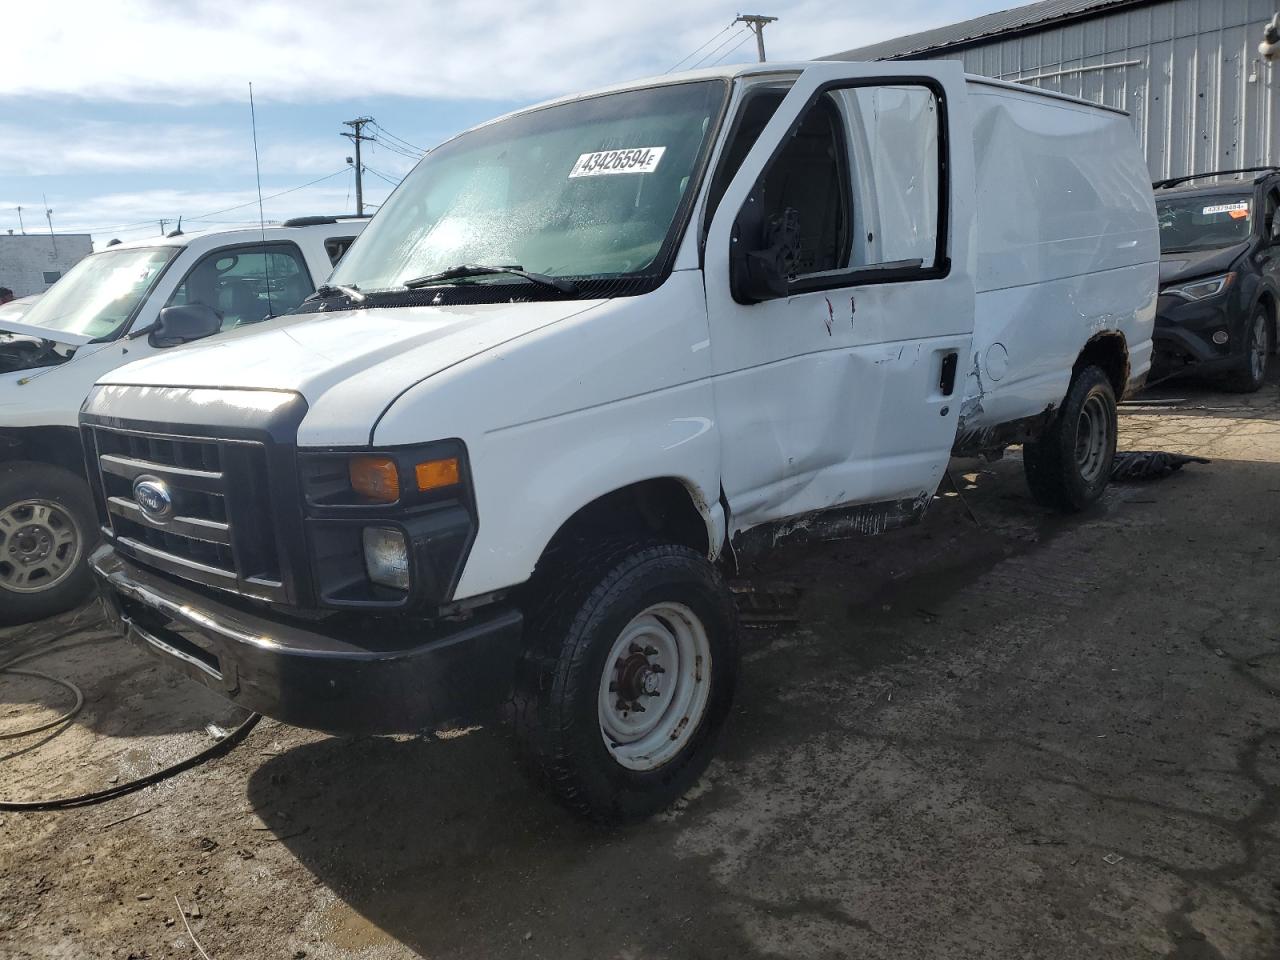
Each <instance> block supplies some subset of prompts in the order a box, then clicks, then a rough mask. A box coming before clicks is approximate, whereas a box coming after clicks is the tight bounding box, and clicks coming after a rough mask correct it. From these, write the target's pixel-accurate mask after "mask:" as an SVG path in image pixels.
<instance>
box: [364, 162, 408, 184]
mask: <svg viewBox="0 0 1280 960" xmlns="http://www.w3.org/2000/svg"><path fill="white" fill-rule="evenodd" d="M364 168H365V169H366V170H368V171H369V172H370V173H372V174H373V175H374V176H375V177H377V178H378V179H379V180H384V181H386V182H387V183H389V184H391V186H393V187H398V186H400V181H399V180H393V179H392V178H391V177H388V176H387V175H386V174H384V173H379V172H378V171H377V170H375V169H373V167H371V166H369V165H368V164H367V163H366V164H365V165H364Z"/></svg>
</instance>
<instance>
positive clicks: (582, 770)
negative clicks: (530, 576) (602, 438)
mask: <svg viewBox="0 0 1280 960" xmlns="http://www.w3.org/2000/svg"><path fill="white" fill-rule="evenodd" d="M531 590H532V591H536V593H537V596H535V597H533V598H532V599H531V602H530V605H529V606H530V609H529V616H528V618H527V621H526V622H527V629H528V637H529V647H528V658H527V662H526V664H525V670H524V671H523V675H522V677H521V678H520V680H519V682H518V685H517V690H516V694H515V698H514V714H513V719H514V727H515V736H516V743H517V747H518V750H519V752H520V753H521V755H522V757H523V759H524V760H525V763H526V766H528V767H529V768H530V769H531V772H532V773H533V774H534V776H535V777H536V778H537V779H538V780H539V781H541V782H542V783H544V784H545V785H546V786H548V787H549V788H550V790H551V792H552V793H553V794H554V795H555V796H556V798H557V799H558V800H559V801H560V802H561V803H562V804H564V805H565V806H566V807H568V808H569V809H570V810H572V811H573V812H574V813H576V814H578V815H580V816H583V817H585V818H588V819H591V820H597V821H602V822H611V823H616V822H626V821H633V820H639V819H643V818H645V817H648V816H650V815H652V814H654V813H657V812H658V811H660V810H662V809H664V808H666V807H668V806H670V804H671V803H672V802H674V801H675V800H676V799H678V798H679V797H680V796H681V795H682V794H683V793H684V792H685V791H686V790H688V789H689V788H690V787H691V786H692V785H693V784H694V783H695V782H696V780H697V778H698V777H699V776H700V775H701V774H702V772H703V771H704V770H705V769H706V767H707V764H708V763H709V762H710V760H711V756H712V754H713V753H714V750H715V743H716V740H717V735H718V734H719V732H720V729H721V728H722V726H723V724H724V721H725V718H726V717H727V715H728V712H729V707H730V705H731V703H732V700H733V691H734V685H735V681H736V677H737V669H738V648H737V617H736V613H735V610H734V605H733V599H732V596H731V595H730V593H729V591H728V588H727V587H726V586H725V583H724V581H723V579H722V578H721V577H720V575H719V573H718V572H717V571H716V569H715V568H714V567H713V566H712V565H711V564H710V563H709V562H708V561H707V560H706V558H705V557H703V556H701V555H700V554H698V553H697V552H695V551H693V550H690V549H688V548H687V547H682V546H675V545H671V544H659V543H631V544H606V545H600V546H597V547H594V548H592V549H588V550H585V551H582V552H580V553H579V554H578V555H576V556H575V557H573V558H572V559H569V560H561V561H560V562H552V563H550V564H548V565H547V569H545V570H543V571H541V572H540V573H539V574H538V575H537V576H536V577H535V580H534V581H533V583H532V584H531Z"/></svg>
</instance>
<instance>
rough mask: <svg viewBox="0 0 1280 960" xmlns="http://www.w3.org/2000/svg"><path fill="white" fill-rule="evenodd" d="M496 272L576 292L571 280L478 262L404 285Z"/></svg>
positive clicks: (411, 287)
mask: <svg viewBox="0 0 1280 960" xmlns="http://www.w3.org/2000/svg"><path fill="white" fill-rule="evenodd" d="M498 273H510V274H513V275H515V276H517V277H524V279H526V280H528V281H529V282H530V283H536V284H537V285H538V286H540V287H550V288H551V289H552V290H559V291H560V292H561V293H569V294H573V293H577V292H578V285H577V284H576V283H574V282H573V281H572V280H563V279H561V278H560V277H548V276H547V275H546V274H544V273H532V272H530V271H528V270H526V269H525V268H524V267H522V266H520V265H519V264H508V265H507V266H493V267H487V266H484V265H483V264H478V263H462V264H459V265H458V266H456V267H450V268H449V269H448V270H441V271H440V272H439V273H429V274H427V275H426V276H425V277H414V278H413V279H412V280H406V281H405V283H404V286H405V288H406V289H408V290H417V289H419V288H420V287H432V286H435V285H436V284H438V283H448V282H449V281H450V280H461V279H464V278H465V277H488V276H492V275H494V274H498Z"/></svg>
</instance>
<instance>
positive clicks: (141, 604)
mask: <svg viewBox="0 0 1280 960" xmlns="http://www.w3.org/2000/svg"><path fill="white" fill-rule="evenodd" d="M1159 257H1160V253H1159V247H1158V240H1157V229H1156V218H1155V210H1154V203H1153V200H1152V193H1151V187H1150V184H1149V181H1148V176H1147V171H1146V168H1145V166H1144V163H1143V160H1142V157H1141V155H1140V153H1139V150H1138V146H1137V144H1136V142H1135V140H1134V136H1133V133H1132V132H1131V130H1130V126H1129V124H1128V122H1127V120H1126V118H1125V117H1124V116H1123V115H1122V114H1120V113H1118V112H1116V111H1113V110H1109V109H1104V108H1100V107H1097V106H1094V105H1091V104H1087V103H1083V102H1080V101H1076V100H1073V99H1070V98H1067V97H1064V96H1059V95H1056V94H1051V93H1046V92H1043V91H1039V90H1034V89H1027V88H1024V87H1017V86H1013V85H1010V84H1007V83H1001V82H997V81H992V80H986V79H980V78H974V77H965V76H964V74H963V73H962V72H961V69H960V67H959V65H957V64H953V63H946V62H938V63H908V64H885V63H875V64H856V63H806V64H793V65H780V64H768V65H759V66H750V67H742V68H739V67H733V68H726V69H716V70H710V71H700V72H695V73H688V74H679V75H669V76H664V77H662V78H659V79H656V80H648V81H642V82H636V83H631V84H626V85H623V86H618V87H614V88H610V89H606V90H602V91H597V92H594V93H588V94H583V95H579V96H574V97H569V98H565V99H563V100H558V101H555V102H553V103H549V104H546V105H542V106H538V107H533V108H530V109H527V110H522V111H520V112H518V113H515V114H513V115H511V116H508V117H505V118H503V119H500V120H496V121H493V122H491V123H488V124H485V125H483V126H481V127H478V128H476V129H474V130H471V131H469V132H467V133H464V134H461V135H460V136H458V137H456V138H454V139H453V140H450V141H449V142H447V143H445V144H444V145H442V146H440V147H438V148H437V149H435V150H433V151H432V152H431V153H430V154H428V155H427V157H426V158H425V159H424V160H423V161H422V162H421V163H420V164H419V165H418V166H417V168H416V169H415V170H414V171H413V172H412V173H411V174H410V175H409V176H408V177H407V178H406V179H405V181H404V182H403V184H402V185H401V186H400V187H399V189H397V191H396V192H395V194H394V195H393V196H392V197H391V199H390V200H388V201H387V203H386V204H385V205H384V207H383V208H382V210H381V211H380V212H379V213H378V215H377V216H376V217H375V218H374V219H373V221H372V222H371V223H370V225H369V227H368V229H367V230H366V231H365V233H364V236H363V237H362V239H361V241H360V243H359V244H357V245H356V246H355V247H354V248H353V249H352V250H351V252H350V253H349V255H348V256H347V257H346V258H345V259H344V260H343V261H342V262H341V263H340V264H339V266H338V268H337V270H336V271H335V273H334V276H333V277H332V279H331V281H330V285H329V287H327V288H326V289H325V290H324V291H322V296H321V297H320V298H318V299H317V300H316V301H314V302H313V303H312V304H311V305H310V308H312V309H314V311H315V316H314V317H313V318H312V319H310V320H309V321H308V322H305V323H299V324H296V325H293V326H291V327H289V328H288V329H282V330H276V331H269V332H263V333H261V334H257V335H254V336H250V337H246V338H244V339H240V340H238V341H234V342H225V343H211V344H209V345H208V346H205V347H197V348H194V349H189V350H184V351H181V352H175V353H174V354H172V355H170V356H166V357H157V358H155V359H152V360H147V361H143V362H141V363H135V364H131V365H129V366H126V367H123V368H121V369H118V370H115V371H113V372H111V373H110V374H108V375H107V376H106V377H105V378H103V379H102V380H101V381H100V383H99V385H98V386H97V387H95V389H94V391H93V393H92V394H91V395H90V397H89V398H88V400H87V401H86V403H85V406H84V409H83V412H82V416H81V428H82V435H83V440H84V445H85V450H86V453H87V457H88V461H89V463H90V465H91V468H92V472H93V484H94V491H95V498H96V501H97V509H98V512H99V517H100V520H101V524H102V532H103V536H104V538H105V541H106V542H105V545H104V546H103V547H102V548H100V549H99V550H98V551H97V552H96V553H95V554H94V556H93V558H92V566H93V568H94V569H95V571H96V573H97V576H98V578H99V581H100V584H101V586H102V589H103V592H104V596H105V599H106V601H107V605H108V607H109V608H110V610H111V612H112V614H113V616H114V618H115V620H116V622H117V623H118V624H119V625H120V627H121V629H122V630H124V631H125V632H127V634H128V635H129V636H130V637H131V638H133V639H134V640H135V641H136V642H137V643H139V644H141V645H143V646H144V647H146V648H148V649H150V650H152V651H154V652H155V653H157V654H158V655H160V656H162V657H165V658H167V659H168V661H169V662H170V663H172V664H174V665H176V666H178V667H179V668H181V669H183V670H185V671H186V672H187V673H188V674H189V675H190V676H191V677H193V678H195V679H196V680H198V681H200V682H201V683H203V684H205V685H207V686H209V687H210V688H212V689H214V690H217V691H219V692H221V693H222V694H223V695H225V696H226V697H228V698H230V699H231V700H234V701H235V702H237V703H240V704H243V705H244V706H245V707H248V708H250V709H253V710H257V711H261V712H262V713H265V714H267V715H268V716H272V717H276V718H278V719H281V720H283V721H286V722H290V723H295V724H298V725H301V726H306V727H312V728H316V729H320V730H328V731H339V732H342V731H373V732H379V731H381V732H394V731H414V730H419V729H423V728H430V727H433V726H435V725H439V724H442V723H444V722H447V721H452V720H459V719H461V720H467V721H475V720H484V719H485V718H488V717H495V716H505V717H506V719H507V720H508V722H509V723H510V724H511V726H512V727H513V729H514V734H515V739H516V741H517V743H518V745H519V749H520V751H521V753H522V754H523V755H524V757H525V758H526V759H527V760H528V762H529V764H530V765H531V767H532V768H533V769H534V770H535V771H537V772H538V773H539V774H540V779H541V780H542V781H543V782H544V783H546V784H547V785H548V786H549V787H550V789H551V790H552V791H554V793H555V794H556V795H557V796H558V797H559V798H560V800H562V801H563V802H564V803H565V804H567V805H568V806H569V807H570V808H572V809H573V810H575V811H577V812H579V813H581V814H584V815H587V816H591V817H595V818H599V819H605V820H614V819H626V818H632V817H637V816H643V815H645V814H648V813H651V812H653V811H654V810H656V809H659V808H661V807H663V806H664V805H665V804H667V803H669V802H670V801H671V800H672V799H673V798H675V797H676V796H677V795H679V794H680V792H681V791H683V790H685V789H686V788H687V787H688V786H689V785H690V783H692V782H693V780H694V779H695V778H696V777H697V776H698V775H699V773H700V771H702V770H703V768H704V767H705V765H706V763H707V761H708V759H709V757H710V755H711V752H712V750H713V747H714V741H715V739H716V734H717V733H718V731H719V730H720V728H721V726H722V724H723V722H724V719H725V716H726V714H727V712H728V709H729V704H730V699H731V697H732V696H733V691H734V682H735V674H736V671H737V663H738V653H737V647H736V641H735V617H734V606H733V602H732V600H731V598H730V595H729V593H728V591H727V590H726V588H725V583H724V580H723V578H722V575H721V569H722V568H723V567H725V566H732V565H733V564H734V563H735V561H736V559H737V558H739V557H740V556H741V555H743V554H745V553H747V552H749V551H753V550H762V549H768V548H770V547H771V546H772V545H774V544H777V543H779V542H781V541H784V540H790V539H794V538H803V537H810V536H822V537H829V536H833V535H838V534H840V533H843V532H855V531H860V532H869V533H874V532H878V531H880V530H883V529H885V528H888V527H892V526H896V525H900V524H903V523H906V522H908V521H912V520H917V519H919V518H920V517H921V515H922V514H923V513H924V511H925V508H926V507H927V506H928V504H929V502H930V498H931V497H932V496H933V494H934V492H935V490H936V488H937V486H938V483H939V480H940V479H941V478H942V476H943V474H944V470H945V468H946V465H947V461H948V458H949V457H950V456H951V455H952V453H953V451H960V452H966V453H972V452H986V453H995V452H997V451H999V450H1001V449H1003V447H1005V446H1006V445H1009V444H1014V443H1022V444H1024V445H1025V447H1024V449H1025V460H1026V464H1027V476H1028V480H1029V481H1030V484H1031V487H1032V489H1033V490H1034V491H1035V493H1036V496H1037V497H1039V498H1040V499H1041V500H1043V501H1044V502H1046V503H1048V504H1052V505H1053V506H1056V507H1061V508H1064V509H1071V510H1074V509H1080V508H1083V507H1085V506H1086V505H1088V504H1089V503H1091V502H1092V501H1094V500H1095V499H1096V498H1097V497H1098V496H1099V494H1100V493H1101V491H1102V489H1103V487H1104V486H1105V484H1106V483H1107V479H1108V467H1109V464H1110V460H1111V456H1112V452H1113V450H1114V447H1115V439H1116V411H1115V404H1116V398H1117V397H1119V396H1121V395H1122V394H1124V393H1125V391H1126V390H1130V389H1133V388H1134V387H1135V386H1136V385H1138V384H1140V383H1141V382H1142V381H1143V379H1144V377H1145V375H1146V372H1147V369H1148V366H1149V362H1150V353H1151V332H1152V325H1153V318H1154V314H1155V304H1156V294H1157V279H1158V271H1159ZM304 309H307V307H304Z"/></svg>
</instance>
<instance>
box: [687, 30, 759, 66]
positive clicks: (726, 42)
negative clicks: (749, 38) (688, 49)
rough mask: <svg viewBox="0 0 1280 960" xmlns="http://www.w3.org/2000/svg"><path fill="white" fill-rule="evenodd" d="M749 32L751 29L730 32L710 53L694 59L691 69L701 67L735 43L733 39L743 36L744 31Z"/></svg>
mask: <svg viewBox="0 0 1280 960" xmlns="http://www.w3.org/2000/svg"><path fill="white" fill-rule="evenodd" d="M747 32H749V31H747V30H739V31H738V32H737V33H732V34H730V35H729V37H728V39H726V40H723V41H721V42H720V43H719V44H717V45H716V46H714V47H712V48H711V51H710V52H709V53H706V54H704V55H703V56H701V57H699V58H698V59H697V60H696V61H694V62H693V63H691V64H690V65H689V69H690V70H695V69H697V68H698V67H700V66H702V65H704V64H705V63H706V61H707V60H709V59H710V58H711V57H713V56H715V55H716V54H717V53H719V52H720V51H721V50H723V49H724V48H725V47H727V46H728V45H729V44H731V43H733V41H735V40H737V39H738V38H739V37H740V36H742V35H743V34H744V33H747Z"/></svg>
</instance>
